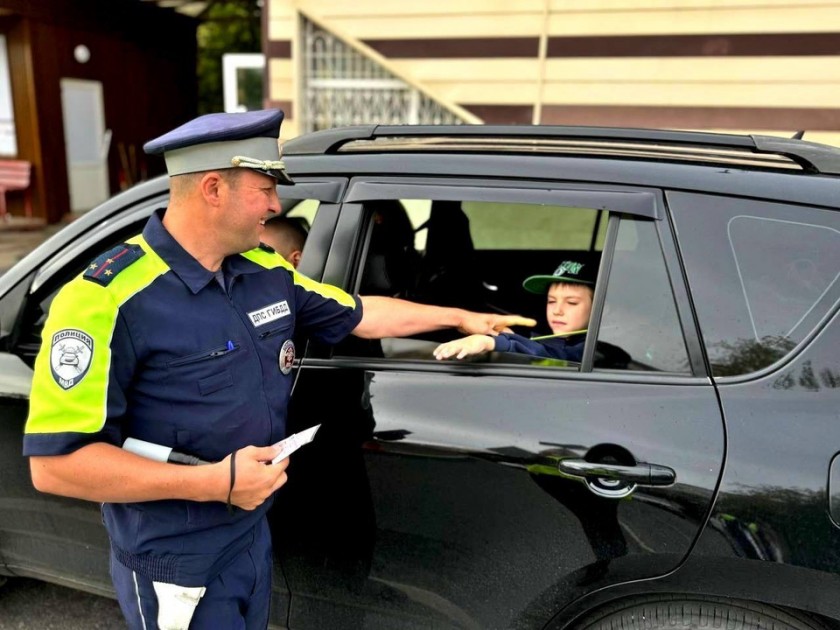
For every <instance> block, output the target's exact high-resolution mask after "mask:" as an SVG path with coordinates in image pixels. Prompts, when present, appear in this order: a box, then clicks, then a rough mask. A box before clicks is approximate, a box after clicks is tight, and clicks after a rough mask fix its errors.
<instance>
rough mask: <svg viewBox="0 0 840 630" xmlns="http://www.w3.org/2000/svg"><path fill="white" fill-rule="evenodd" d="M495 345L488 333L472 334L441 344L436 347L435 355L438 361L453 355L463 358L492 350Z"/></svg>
mask: <svg viewBox="0 0 840 630" xmlns="http://www.w3.org/2000/svg"><path fill="white" fill-rule="evenodd" d="M495 345H496V344H495V342H494V341H493V338H492V337H489V336H487V335H470V336H469V337H464V338H463V339H455V340H454V341H448V342H446V343H442V344H440V345H439V346H438V347H437V348H435V351H434V355H435V358H436V359H437V360H438V361H440V360H442V359H449V358H451V357H453V356H454V357H455V358H456V359H463V358H464V357H466V356H469V355H471V354H482V353H484V352H490V351H491V350H492V349H493V348H494V347H495Z"/></svg>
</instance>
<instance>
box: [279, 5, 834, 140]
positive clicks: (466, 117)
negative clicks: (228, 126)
mask: <svg viewBox="0 0 840 630" xmlns="http://www.w3.org/2000/svg"><path fill="white" fill-rule="evenodd" d="M263 25H264V47H263V50H264V53H265V56H266V85H267V90H266V100H267V104H268V105H270V106H279V107H281V108H283V109H284V110H285V111H286V113H287V116H288V122H287V123H284V135H285V136H286V137H291V136H294V135H297V134H299V133H302V132H304V131H310V130H313V129H319V128H324V127H330V126H335V125H337V124H354V123H371V122H464V123H487V124H491V123H514V124H531V123H541V124H561V125H563V124H574V125H599V126H601V125H602V126H629V127H655V128H671V129H694V130H715V131H726V132H733V133H769V134H774V135H792V134H793V133H795V132H797V131H800V130H805V132H806V133H805V136H804V137H805V139H806V140H812V141H816V142H825V143H829V144H840V1H837V0H808V2H799V1H798V0H516V2H510V1H507V2H502V1H500V0H425V1H424V2H422V3H408V2H390V1H387V0H355V1H354V2H339V1H337V0H266V2H265V6H264V14H263Z"/></svg>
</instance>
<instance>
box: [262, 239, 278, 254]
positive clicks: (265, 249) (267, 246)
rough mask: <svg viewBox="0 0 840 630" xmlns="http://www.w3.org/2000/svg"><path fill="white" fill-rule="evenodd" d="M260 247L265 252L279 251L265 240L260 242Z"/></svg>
mask: <svg viewBox="0 0 840 630" xmlns="http://www.w3.org/2000/svg"><path fill="white" fill-rule="evenodd" d="M260 249H261V250H263V251H264V252H268V253H269V254H274V253H276V252H277V250H276V249H274V248H273V247H272V246H271V245H266V244H265V243H263V242H260Z"/></svg>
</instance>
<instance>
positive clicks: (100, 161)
mask: <svg viewBox="0 0 840 630" xmlns="http://www.w3.org/2000/svg"><path fill="white" fill-rule="evenodd" d="M61 109H62V114H63V117H64V144H65V147H66V151H67V179H68V182H69V186H70V210H71V211H72V212H85V211H87V210H90V209H91V208H93V207H94V206H96V205H98V204H100V203H102V202H103V201H105V200H106V199H107V198H108V196H109V195H110V189H109V186H108V149H109V148H110V144H111V130H110V129H106V127H105V106H104V102H103V98H102V83H101V82H100V81H85V80H81V79H61Z"/></svg>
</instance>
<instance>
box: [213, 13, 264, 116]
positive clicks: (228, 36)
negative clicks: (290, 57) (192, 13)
mask: <svg viewBox="0 0 840 630" xmlns="http://www.w3.org/2000/svg"><path fill="white" fill-rule="evenodd" d="M261 4H262V2H261V1H260V0H214V1H212V2H211V3H210V4H209V5H208V7H207V10H206V11H205V12H204V13H203V14H202V16H201V19H202V23H201V24H200V25H199V27H198V68H197V72H198V113H199V114H208V113H212V112H220V111H222V109H223V107H224V105H223V96H222V55H223V54H224V53H254V52H260V51H261V50H262V36H261V33H262V30H261V16H262V9H261V8H260V5H261Z"/></svg>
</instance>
